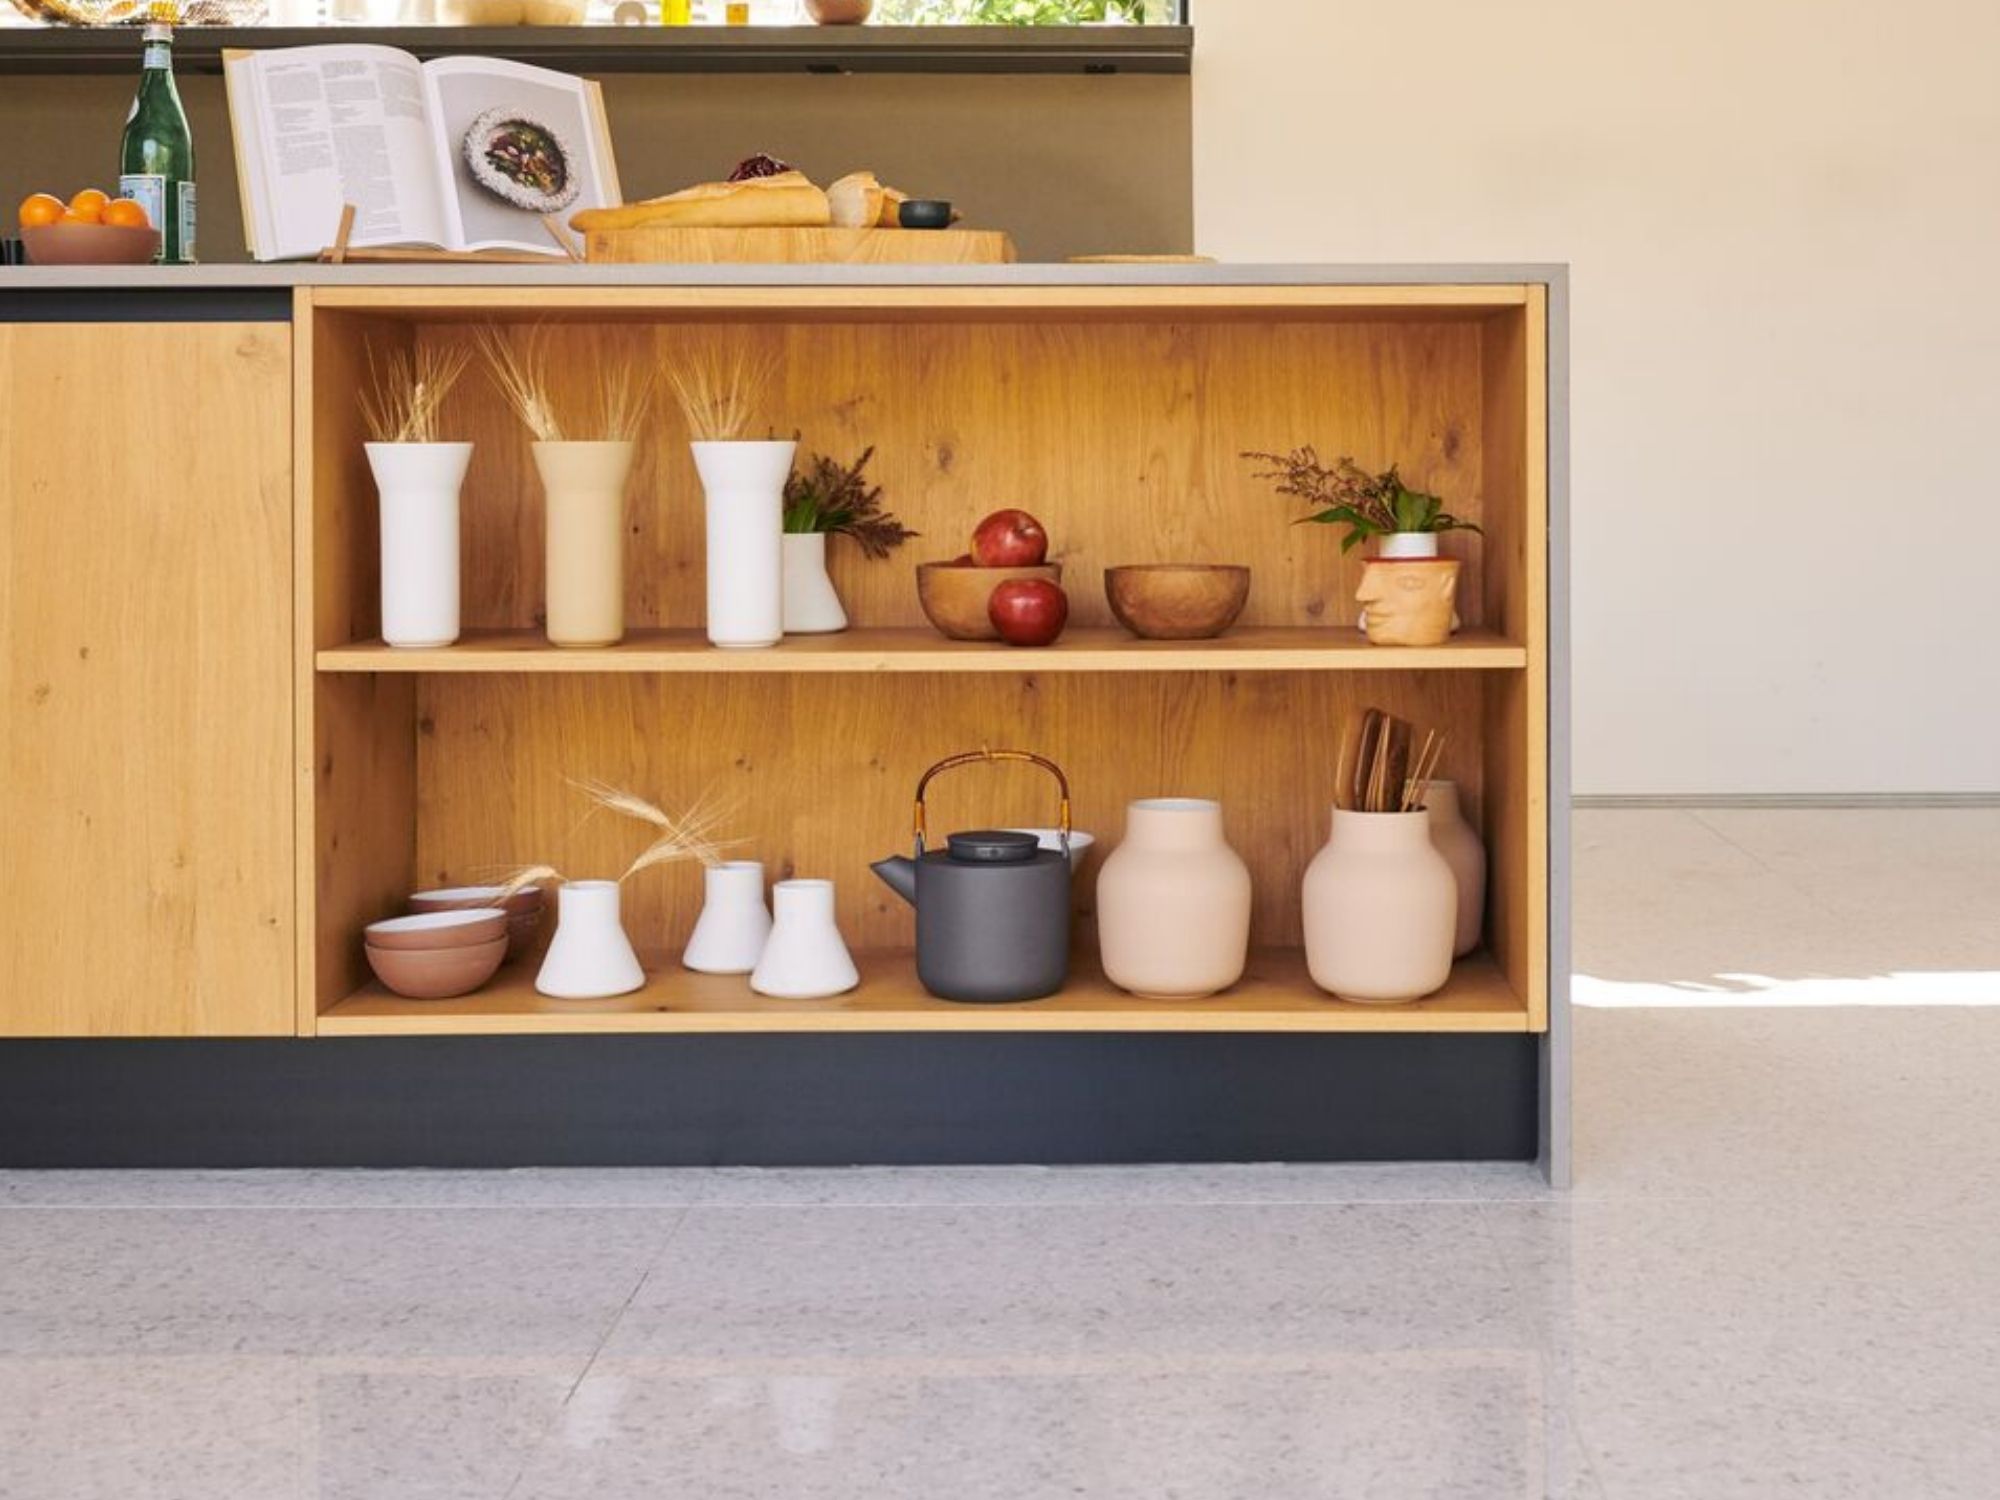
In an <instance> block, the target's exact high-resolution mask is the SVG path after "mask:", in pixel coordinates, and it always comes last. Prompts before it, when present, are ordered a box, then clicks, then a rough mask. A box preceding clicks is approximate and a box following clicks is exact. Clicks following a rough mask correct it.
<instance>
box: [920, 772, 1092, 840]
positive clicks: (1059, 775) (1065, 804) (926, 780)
mask: <svg viewBox="0 0 2000 1500" xmlns="http://www.w3.org/2000/svg"><path fill="white" fill-rule="evenodd" d="M996 760H1014V761H1025V762H1026V763H1027V764H1029V765H1033V766H1040V767H1041V768H1042V769H1043V770H1044V771H1047V772H1048V773H1049V774H1050V775H1051V776H1053V777H1055V779H1056V785H1057V786H1058V787H1060V788H1061V789H1062V805H1061V807H1060V809H1059V810H1058V812H1057V815H1056V828H1057V831H1058V832H1059V833H1060V834H1061V836H1062V847H1063V857H1064V858H1065V859H1067V858H1068V857H1069V778H1068V777H1067V776H1065V775H1063V768H1062V767H1061V766H1059V765H1057V764H1056V763H1055V762H1054V761H1052V760H1050V759H1049V758H1048V757H1047V756H1045V755H1037V754H1035V753H1034V751H1032V750H967V751H964V752H963V753H961V754H958V755H947V756H946V757H945V758H944V759H943V760H941V761H939V762H938V763H937V764H936V765H934V766H932V767H931V768H930V769H929V770H928V771H926V772H924V774H923V775H922V776H921V777H920V778H918V781H917V816H916V834H917V858H919V859H922V858H923V857H924V833H925V827H924V793H925V792H927V791H928V790H930V784H931V778H932V777H934V776H936V775H937V774H938V773H939V772H941V771H949V770H951V769H952V768H953V767H954V766H969V765H973V764H975V763H977V762H980V761H996Z"/></svg>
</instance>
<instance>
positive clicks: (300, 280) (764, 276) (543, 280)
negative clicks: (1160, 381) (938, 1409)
mask: <svg viewBox="0 0 2000 1500" xmlns="http://www.w3.org/2000/svg"><path fill="white" fill-rule="evenodd" d="M1564 274H1565V267H1563V266H1561V265H1557V264H1546V263H1544V264H1518V265H1508V264H1442V265H1247V264H1246V265H1186V264H1173V265H1067V264H1028V265H1009V266H833V265H828V266H789V265H728V266H608V265H607V266H580V265H564V264H560V263H558V264H553V265H549V266H521V265H476V264H451V265H347V266H329V265H320V264H317V263H315V262H285V263H280V264H271V265H209V266H10V267H6V268H4V269H0V294H4V293H7V292H10V291H134V292H161V293H171V292H176V291H209V292H215V291H248V290H257V289H281V288H287V287H295V286H436V287H460V286H518V287H525V288H546V287H565V286H578V287H647V286H657V287H693V286H774V287H788V286H996V287H1005V286H1433V285H1441V284H1451V283H1457V284H1465V285H1481V284H1500V283H1529V282H1544V283H1550V284H1556V283H1560V282H1561V281H1562V280H1563V279H1564Z"/></svg>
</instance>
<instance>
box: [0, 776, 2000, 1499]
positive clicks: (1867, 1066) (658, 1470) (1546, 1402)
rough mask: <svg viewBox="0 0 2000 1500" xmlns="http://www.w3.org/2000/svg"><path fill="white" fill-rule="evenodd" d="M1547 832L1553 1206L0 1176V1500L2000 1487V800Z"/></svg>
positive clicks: (1308, 1181) (532, 1180) (817, 1185)
mask: <svg viewBox="0 0 2000 1500" xmlns="http://www.w3.org/2000/svg"><path fill="white" fill-rule="evenodd" d="M1577 828H1578V837H1577V935H1578V944H1577V966H1578V970H1579V975H1580V977H1579V980H1578V989H1577V995H1578V999H1579V1001H1580V1002H1581V1008H1580V1010H1579V1013H1578V1017H1577V1069H1576V1071H1577V1115H1578V1136H1577V1140H1578V1146H1577V1161H1578V1173H1577V1185H1576V1187H1575V1190H1574V1191H1573V1192H1572V1193H1569V1194H1567V1195H1562V1194H1552V1193H1550V1192H1549V1191H1547V1190H1546V1189H1545V1188H1543V1187H1542V1185H1541V1184H1540V1182H1539V1181H1538V1179H1537V1178H1536V1177H1535V1175H1534V1174H1533V1172H1532V1171H1531V1170H1530V1169H1528V1168H1526V1167H1511V1166H1492V1167H1419V1168H1402V1167H1386V1166H1362V1167H1349V1168H1339V1167H1286V1166H1247V1167H1240V1168H1207V1167H1204V1168H1172V1167H1168V1168H1157V1169H1148V1170H1130V1169H1102V1170H1099V1169H1071V1170H1042V1169H1032V1168H1024V1169H978V1170H935V1171H876V1170H852V1171H842V1172H520V1173H505V1174H463V1173H436V1174H415V1173H410V1174H360V1173H250V1174H165V1173H115V1174H88V1173H15V1174H0V1496H6V1497H20V1500H84V1497H99V1496H102V1497H116V1500H177V1497H189V1500H233V1497H246V1500H248V1497H254V1500H291V1497H370V1500H377V1497H380V1500H460V1497H464V1500H502V1497H508V1500H571V1497H591V1500H624V1497H637V1496H644V1497H649V1500H650V1497H656V1496H671V1497H689V1500H724V1497H750V1496H758V1497H763V1496H771V1497H785V1500H818V1497H841V1500H849V1497H853V1500H902V1497H918V1500H985V1497H993V1500H1040V1497H1048V1496H1086V1497H1098V1496H1102V1497H1110V1500H1123V1497H1141V1496H1144V1497H1168V1496H1171V1497H1182V1500H1209V1497H1217V1500H1220V1497H1232V1500H1233V1497H1242V1500H1253V1497H1254V1500H1292V1497H1320V1496H1327V1497H1334V1496H1338V1497H1343V1500H1345V1497H1375V1496H1380V1497H1405V1496H1409V1497H1417V1496H1422V1497H1440V1496H1453V1497H1458V1496H1463V1497H1468V1500H1493V1497H1511V1496H1588V1497H1599V1500H1626V1497H1666V1496H1689V1497H1702V1500H1725V1497H1734V1496H1746V1497H1760V1500H1761V1497H1772V1496H1815V1497H1817V1496H1825V1497H1836V1496H1862V1497H1868V1500H1903V1497H1909V1500H1930V1497H1950V1496H1979V1497H1991V1496H1993V1495H1995V1494H2000V1420H1997V1419H2000V1269H1997V1268H1996V1262H2000V1256H1996V1254H1995V1246H1996V1243H2000V1150H1996V1147H2000V1009H1996V1008H1995V1007H1996V1006H2000V811H1992V812H1959V811H1954V812H1936V813H1915V814H1912V813H1905V812H1897V813H1886V812H1885V813H1873V812H1870V813H1837V814H1836V813H1824V812H1814V813H1796V812H1791V813H1766V812H1728V813H1715V812H1703V813H1700V814H1694V813H1686V812H1616V813H1612V812H1594V813H1586V814H1583V815H1581V816H1579V818H1578V820H1577Z"/></svg>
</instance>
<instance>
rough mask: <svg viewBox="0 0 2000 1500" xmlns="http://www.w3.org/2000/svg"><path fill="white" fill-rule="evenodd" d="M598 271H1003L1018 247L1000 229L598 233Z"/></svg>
mask: <svg viewBox="0 0 2000 1500" xmlns="http://www.w3.org/2000/svg"><path fill="white" fill-rule="evenodd" d="M584 259H586V260H588V261H592V262H594V263H596V264H599V265H703V266H707V265H721V264H732V263H739V262H741V263H749V264H756V265H772V264H776V265H869V266H873V265H898V266H914V265H933V266H937V265H943V266H997V265H1005V264H1007V263H1009V262H1011V261H1012V260H1013V259H1014V242H1013V240H1011V239H1009V238H1008V237H1007V236H1006V235H1005V234H1002V233H1001V232H1000V231H999V230H997V229H675V228H668V229H596V230H592V231H591V232H590V233H589V234H587V235H585V236H584Z"/></svg>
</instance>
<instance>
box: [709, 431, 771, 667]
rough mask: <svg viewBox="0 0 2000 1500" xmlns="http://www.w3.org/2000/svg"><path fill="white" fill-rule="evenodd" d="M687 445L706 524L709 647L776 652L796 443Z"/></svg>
mask: <svg viewBox="0 0 2000 1500" xmlns="http://www.w3.org/2000/svg"><path fill="white" fill-rule="evenodd" d="M689 446H690V447H691V448H693V450H694V466H695V468H696V470H698V471H699V472H700V474H701V487H702V492H703V496H704V514H705V516H706V519H707V533H708V639H709V643H710V644H711V645H716V646H730V647H746V646H775V645H777V643H778V642H779V640H780V639H782V638H783V636H784V633H785V592H784V546H783V542H784V534H785V476H786V475H788V474H790V473H791V472H792V454H793V451H794V450H795V449H796V448H797V447H798V444H796V443H791V442H781V443H779V442H756V443H733V442H732V443H692V444H690V445H689Z"/></svg>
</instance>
